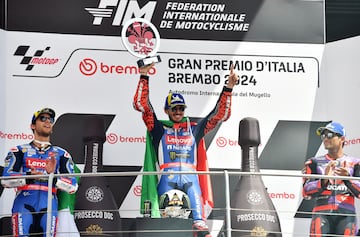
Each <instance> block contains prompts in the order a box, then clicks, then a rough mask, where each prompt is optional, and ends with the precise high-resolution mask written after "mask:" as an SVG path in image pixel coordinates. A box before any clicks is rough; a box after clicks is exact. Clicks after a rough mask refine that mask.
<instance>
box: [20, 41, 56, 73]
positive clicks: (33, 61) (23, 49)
mask: <svg viewBox="0 0 360 237" xmlns="http://www.w3.org/2000/svg"><path fill="white" fill-rule="evenodd" d="M29 48H30V46H27V45H20V46H19V47H17V49H16V50H15V53H14V56H22V60H21V62H20V64H23V65H26V68H25V70H26V71H31V70H32V69H33V67H34V66H35V65H39V64H40V65H41V64H44V65H53V64H56V63H58V62H59V59H58V58H48V57H42V56H43V54H44V52H45V51H49V50H50V47H49V46H48V47H46V48H45V49H44V50H40V49H39V50H36V51H35V53H34V54H33V55H31V56H30V55H27V52H28V50H29Z"/></svg>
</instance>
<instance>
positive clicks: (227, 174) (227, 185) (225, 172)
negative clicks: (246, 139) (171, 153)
mask: <svg viewBox="0 0 360 237" xmlns="http://www.w3.org/2000/svg"><path fill="white" fill-rule="evenodd" d="M171 173H172V174H198V175H201V174H209V175H211V176H214V175H221V176H224V187H225V223H226V225H225V232H226V235H227V237H231V233H232V231H236V230H233V229H232V227H231V211H232V210H234V209H233V208H231V206H230V195H231V190H230V182H229V179H230V176H233V175H234V176H239V177H242V176H250V175H251V176H254V175H255V176H261V177H265V176H276V177H296V178H317V179H325V178H326V179H334V180H336V179H341V180H359V181H360V177H344V176H342V177H339V176H324V175H309V174H301V173H299V174H295V173H294V174H289V173H286V174H281V173H280V174H274V173H267V172H266V170H265V171H261V172H235V171H229V170H223V171H209V172H201V171H198V172H184V171H179V172H175V171H174V172H171ZM162 174H167V175H169V172H99V173H74V174H49V175H31V179H36V178H47V179H48V187H49V188H48V201H47V205H48V209H47V214H48V215H47V231H46V236H48V237H50V236H51V233H50V229H51V228H50V226H51V210H52V198H53V197H52V188H50V187H52V185H53V181H54V178H58V177H62V176H66V177H78V176H79V177H114V176H117V177H118V176H139V175H162ZM20 178H24V176H17V177H0V180H3V179H4V180H6V179H20ZM25 178H26V177H25ZM307 214H311V213H307ZM2 215H3V213H0V216H2ZM304 235H308V233H307V232H306V233H305V232H304Z"/></svg>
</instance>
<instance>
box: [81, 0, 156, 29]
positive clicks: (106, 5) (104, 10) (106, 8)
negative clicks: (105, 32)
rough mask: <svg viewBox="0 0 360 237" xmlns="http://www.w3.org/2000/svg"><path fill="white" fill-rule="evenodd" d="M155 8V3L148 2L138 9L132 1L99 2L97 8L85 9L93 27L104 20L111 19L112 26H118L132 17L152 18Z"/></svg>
mask: <svg viewBox="0 0 360 237" xmlns="http://www.w3.org/2000/svg"><path fill="white" fill-rule="evenodd" d="M155 6H156V2H155V1H149V2H148V3H146V4H145V5H144V6H142V7H141V8H140V6H139V4H138V2H137V1H134V0H120V1H119V0H100V2H99V5H98V7H97V8H91V7H88V8H85V10H86V11H87V12H89V13H90V14H91V15H92V16H93V17H94V19H93V25H101V23H102V20H103V19H104V18H113V21H112V25H113V26H120V25H121V24H122V22H125V21H126V20H128V19H131V18H132V17H142V18H145V19H147V20H150V19H151V18H152V15H153V13H154V10H155Z"/></svg>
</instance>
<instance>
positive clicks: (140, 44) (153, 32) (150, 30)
mask: <svg viewBox="0 0 360 237" xmlns="http://www.w3.org/2000/svg"><path fill="white" fill-rule="evenodd" d="M121 38H122V42H123V44H124V46H125V48H126V49H127V50H128V51H129V53H131V54H132V55H134V56H135V57H138V58H141V59H140V60H138V61H137V65H138V67H143V66H146V65H150V64H151V63H153V62H155V63H158V62H161V59H160V56H158V55H155V54H156V52H157V51H158V49H159V47H160V35H159V32H158V31H157V29H156V27H155V26H154V25H153V24H152V23H151V22H149V21H148V20H146V19H143V18H132V19H130V20H128V21H127V22H126V23H125V24H124V26H123V28H122V31H121Z"/></svg>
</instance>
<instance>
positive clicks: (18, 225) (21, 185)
mask: <svg viewBox="0 0 360 237" xmlns="http://www.w3.org/2000/svg"><path fill="white" fill-rule="evenodd" d="M51 157H54V158H55V160H56V167H55V171H54V174H58V173H74V163H73V160H72V158H71V156H70V154H69V153H68V152H67V151H66V150H64V149H62V148H60V147H57V146H52V145H49V146H47V147H45V148H42V149H39V148H38V147H36V146H35V145H34V144H33V142H31V143H29V144H24V145H19V146H16V147H13V148H11V149H10V151H9V152H8V154H7V156H6V158H5V168H4V172H3V176H5V177H9V176H16V177H19V176H22V177H24V178H19V179H4V180H2V185H3V186H4V187H7V188H15V189H16V197H15V200H14V203H13V208H12V229H13V236H29V235H31V234H32V233H43V234H42V235H43V236H46V231H47V228H46V225H47V224H46V222H47V220H46V218H47V206H48V205H47V204H48V201H47V200H48V179H47V178H36V179H34V178H31V176H30V174H31V171H32V170H33V171H37V172H41V173H43V174H44V175H46V174H47V172H46V169H45V166H46V160H47V159H50V158H51ZM77 187H78V185H77V183H76V178H75V177H64V176H62V177H58V178H55V179H54V183H53V186H52V187H51V189H52V190H51V192H52V211H51V215H52V217H51V230H50V233H51V236H55V233H56V225H57V210H58V201H57V197H56V192H57V190H58V189H60V190H64V191H66V192H68V193H74V192H76V190H77Z"/></svg>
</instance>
